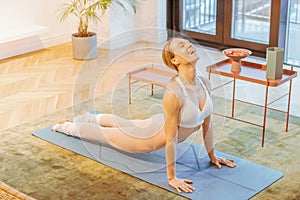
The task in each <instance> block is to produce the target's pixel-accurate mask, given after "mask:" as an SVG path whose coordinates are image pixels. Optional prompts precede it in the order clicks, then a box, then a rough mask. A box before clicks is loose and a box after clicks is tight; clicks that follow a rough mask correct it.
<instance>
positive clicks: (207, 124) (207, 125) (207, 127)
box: [202, 115, 236, 168]
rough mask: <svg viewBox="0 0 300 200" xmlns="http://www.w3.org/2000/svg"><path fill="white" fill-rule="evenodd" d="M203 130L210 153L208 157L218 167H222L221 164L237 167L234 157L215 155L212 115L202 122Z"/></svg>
mask: <svg viewBox="0 0 300 200" xmlns="http://www.w3.org/2000/svg"><path fill="white" fill-rule="evenodd" d="M202 130H203V140H204V145H205V148H206V151H207V153H208V157H209V158H210V160H211V162H212V163H213V164H214V165H216V166H217V167H218V168H221V164H223V165H226V166H227V167H235V166H236V164H235V162H234V161H233V160H232V159H229V158H221V157H217V156H216V155H215V151H214V144H213V140H214V139H213V137H214V136H213V127H212V122H211V115H209V116H208V117H206V118H205V120H204V122H203V124H202Z"/></svg>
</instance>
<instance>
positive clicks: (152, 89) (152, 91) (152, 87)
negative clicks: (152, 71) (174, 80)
mask: <svg viewBox="0 0 300 200" xmlns="http://www.w3.org/2000/svg"><path fill="white" fill-rule="evenodd" d="M153 95H154V85H153V84H151V96H153Z"/></svg>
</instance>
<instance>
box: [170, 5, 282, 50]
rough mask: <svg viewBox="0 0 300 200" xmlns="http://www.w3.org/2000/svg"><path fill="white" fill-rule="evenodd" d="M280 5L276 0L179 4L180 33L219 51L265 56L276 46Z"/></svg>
mask: <svg viewBox="0 0 300 200" xmlns="http://www.w3.org/2000/svg"><path fill="white" fill-rule="evenodd" d="M282 2H285V1H278V0H251V1H249V0H179V10H178V11H179V12H178V13H177V12H176V13H173V14H174V15H175V16H177V15H179V16H177V18H176V17H175V18H176V19H178V20H179V31H180V32H182V33H184V34H186V35H187V36H189V37H192V38H194V39H198V40H199V42H200V43H201V42H202V43H204V44H207V42H208V43H211V44H212V46H218V47H220V48H226V47H243V48H248V49H251V50H254V51H257V52H261V53H265V51H266V48H267V47H269V46H278V44H279V30H280V19H281V14H280V12H281V7H282V5H281V4H282Z"/></svg>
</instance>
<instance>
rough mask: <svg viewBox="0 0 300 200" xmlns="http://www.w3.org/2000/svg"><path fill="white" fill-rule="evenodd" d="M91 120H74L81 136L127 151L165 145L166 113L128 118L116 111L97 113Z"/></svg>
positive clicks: (142, 150)
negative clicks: (114, 112) (142, 117)
mask: <svg viewBox="0 0 300 200" xmlns="http://www.w3.org/2000/svg"><path fill="white" fill-rule="evenodd" d="M93 115H94V117H95V118H94V119H93V120H89V122H88V123H87V122H80V120H77V121H76V118H75V121H74V123H72V124H73V125H76V126H77V130H78V132H77V134H78V135H75V136H77V137H80V138H82V139H85V140H91V141H96V142H100V143H102V144H109V145H112V146H113V147H115V148H118V149H121V150H123V151H127V152H149V151H154V150H158V149H160V148H162V147H164V146H165V141H166V140H165V133H164V116H163V114H157V115H153V116H151V117H150V118H148V119H144V120H127V119H124V118H121V117H119V116H116V115H113V114H93Z"/></svg>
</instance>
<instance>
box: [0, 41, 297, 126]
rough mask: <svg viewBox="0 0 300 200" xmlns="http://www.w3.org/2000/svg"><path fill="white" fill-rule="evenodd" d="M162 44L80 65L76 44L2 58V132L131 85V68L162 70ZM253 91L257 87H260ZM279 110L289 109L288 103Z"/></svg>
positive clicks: (103, 54) (106, 53)
mask: <svg viewBox="0 0 300 200" xmlns="http://www.w3.org/2000/svg"><path fill="white" fill-rule="evenodd" d="M161 45H162V44H153V43H145V42H141V43H136V44H133V45H129V46H126V47H123V48H120V49H114V50H105V49H99V50H98V58H97V59H93V60H87V61H80V60H75V59H73V57H72V47H71V44H70V43H67V44H62V45H59V46H55V47H51V48H46V49H42V50H39V51H36V52H32V53H28V54H24V55H20V56H16V57H13V58H9V59H5V60H1V61H0V91H1V93H0V119H1V120H0V130H3V129H6V128H9V127H12V126H15V125H18V124H20V123H23V122H26V121H29V120H32V119H36V118H38V117H41V116H44V115H47V114H50V113H53V112H55V111H57V110H60V109H63V108H66V107H70V106H72V105H73V106H74V105H76V104H78V103H80V102H81V101H84V100H87V99H90V98H94V97H95V96H99V95H101V94H103V93H106V92H109V91H113V90H114V89H115V88H119V87H126V86H127V85H128V83H127V82H126V81H127V78H126V74H127V72H128V71H129V70H131V69H135V68H136V67H141V66H145V65H152V64H153V63H154V65H157V66H162V60H161V48H157V47H161ZM200 53H201V51H200ZM210 56H212V57H214V60H211V59H210V61H209V59H201V61H200V65H202V66H207V65H209V64H211V63H212V62H215V61H217V60H222V59H224V58H225V57H224V55H223V54H222V53H221V52H216V51H211V55H210ZM200 57H201V58H205V56H200ZM206 57H207V56H206ZM297 71H298V73H299V71H300V70H298V69H297ZM298 77H299V76H298ZM299 82H300V79H299V78H297V80H295V82H294V90H293V96H292V101H291V103H292V106H291V112H292V113H293V112H294V113H299V112H297V110H298V109H299V108H300V104H299V100H297V99H299V98H300V91H299V88H297V87H295V86H297V85H298V84H299ZM245 87H248V86H245V85H244V83H243V84H242V85H241V87H240V88H241V90H245V89H244V88H245ZM249 87H250V86H249ZM251 87H255V88H253V89H254V90H257V89H258V88H257V86H255V85H254V86H251ZM225 89H226V88H225ZM263 89H264V88H262V90H263ZM226 91H229V92H230V91H231V89H228V90H227V89H226ZM239 93H240V94H243V93H245V95H244V96H245V98H248V99H249V98H251V99H253V95H250V96H247V95H249V92H244V91H241V92H239ZM274 93H277V91H275V92H274ZM252 94H253V93H252ZM225 96H227V95H225ZM230 96H231V95H230V94H229V98H230ZM256 96H257V97H258V100H260V99H259V98H262V95H256ZM262 99H263V98H262ZM279 106H283V107H284V106H286V102H285V101H284V102H283V103H282V104H281V105H279ZM91 109H92V108H91ZM299 110H300V109H299Z"/></svg>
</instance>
